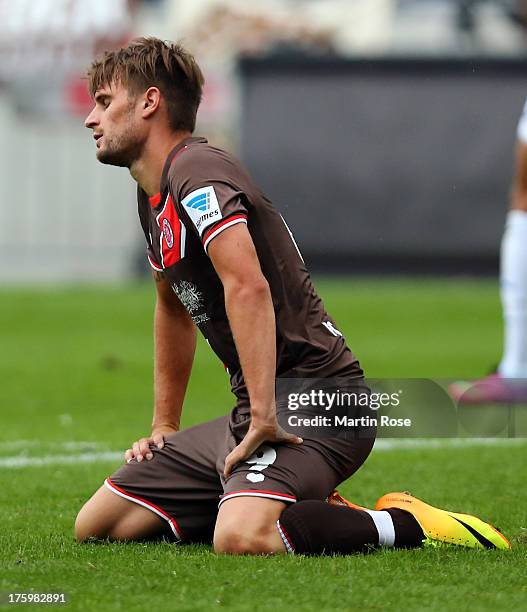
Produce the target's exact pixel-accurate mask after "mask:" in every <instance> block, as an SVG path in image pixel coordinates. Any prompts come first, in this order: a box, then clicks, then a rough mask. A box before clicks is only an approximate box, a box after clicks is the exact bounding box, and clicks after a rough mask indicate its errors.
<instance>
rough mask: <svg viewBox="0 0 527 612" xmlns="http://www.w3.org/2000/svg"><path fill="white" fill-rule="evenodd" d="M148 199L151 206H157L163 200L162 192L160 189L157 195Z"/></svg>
mask: <svg viewBox="0 0 527 612" xmlns="http://www.w3.org/2000/svg"><path fill="white" fill-rule="evenodd" d="M148 201H149V202H150V206H151V207H152V208H155V207H156V206H157V205H158V204H159V202H161V192H160V191H158V192H157V193H156V195H153V196H152V197H151V198H148Z"/></svg>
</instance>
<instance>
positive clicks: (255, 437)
mask: <svg viewBox="0 0 527 612" xmlns="http://www.w3.org/2000/svg"><path fill="white" fill-rule="evenodd" d="M264 442H274V443H275V444H302V442H303V440H302V438H299V437H298V436H295V435H294V434H291V433H288V432H287V431H285V429H282V427H280V425H279V424H278V422H276V421H274V422H272V423H270V424H269V423H266V424H258V423H255V421H254V418H253V419H252V420H251V425H250V426H249V431H248V432H247V433H246V435H245V437H244V438H243V440H242V441H241V442H240V443H239V444H238V446H236V447H235V448H234V449H233V450H232V451H231V452H230V453H229V454H228V455H227V457H226V458H225V469H224V470H223V474H224V476H225V478H228V477H229V476H230V475H231V473H232V470H233V469H234V466H235V465H236V464H238V463H241V462H242V461H243V460H244V459H248V458H249V457H250V456H251V455H252V454H253V453H254V452H255V451H256V450H257V449H258V448H259V447H260V446H261V445H262V444H263V443H264Z"/></svg>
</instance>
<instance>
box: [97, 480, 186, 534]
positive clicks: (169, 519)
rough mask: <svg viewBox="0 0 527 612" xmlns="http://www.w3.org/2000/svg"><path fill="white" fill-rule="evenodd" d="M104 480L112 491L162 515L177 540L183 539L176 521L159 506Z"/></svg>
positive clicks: (110, 481)
mask: <svg viewBox="0 0 527 612" xmlns="http://www.w3.org/2000/svg"><path fill="white" fill-rule="evenodd" d="M106 480H107V481H108V483H109V484H110V486H111V487H113V488H114V489H116V490H117V491H119V492H120V493H122V494H123V495H126V496H127V497H131V498H132V499H136V500H137V501H140V502H141V503H143V504H145V505H146V506H150V507H152V508H154V509H155V510H156V511H157V512H159V514H162V515H163V516H164V517H165V518H166V520H167V521H168V522H169V523H172V524H173V525H174V527H175V531H176V533H177V534H178V536H179V538H180V539H183V537H182V533H183V532H182V531H181V529H180V527H179V525H178V524H177V521H176V519H175V518H173V517H172V516H170V514H168V512H165V511H164V510H163V508H160V507H159V506H156V505H155V504H153V503H152V502H151V501H148V500H147V499H144V498H143V497H139V495H133V494H132V493H130V492H129V491H126V490H125V489H122V488H121V487H119V486H117V485H116V484H115V482H112V479H111V478H110V477H108V478H107V479H106Z"/></svg>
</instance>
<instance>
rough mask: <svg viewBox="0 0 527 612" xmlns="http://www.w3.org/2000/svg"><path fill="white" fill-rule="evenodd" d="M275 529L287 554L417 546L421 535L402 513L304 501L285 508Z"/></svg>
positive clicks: (392, 510) (331, 552) (419, 543)
mask: <svg viewBox="0 0 527 612" xmlns="http://www.w3.org/2000/svg"><path fill="white" fill-rule="evenodd" d="M277 526H278V530H279V532H280V535H281V537H282V540H283V541H284V544H285V546H286V548H287V550H288V551H289V552H297V553H300V554H305V555H321V554H326V555H332V554H340V555H347V554H350V553H353V552H358V551H362V552H365V551H367V550H369V549H372V548H374V547H376V546H379V545H382V546H395V547H397V548H412V547H416V546H420V545H421V542H422V540H423V537H424V536H423V532H422V530H421V528H420V527H419V524H418V523H417V521H416V520H415V519H414V517H413V516H412V515H411V514H409V513H408V512H405V511H404V510H398V509H389V510H386V511H375V510H368V511H366V510H356V509H355V508H349V507H347V506H333V505H330V504H327V503H326V502H323V501H318V500H307V501H302V502H298V503H296V504H292V505H291V506H289V507H288V508H286V509H285V510H284V511H283V512H282V514H281V516H280V520H279V521H278V524H277Z"/></svg>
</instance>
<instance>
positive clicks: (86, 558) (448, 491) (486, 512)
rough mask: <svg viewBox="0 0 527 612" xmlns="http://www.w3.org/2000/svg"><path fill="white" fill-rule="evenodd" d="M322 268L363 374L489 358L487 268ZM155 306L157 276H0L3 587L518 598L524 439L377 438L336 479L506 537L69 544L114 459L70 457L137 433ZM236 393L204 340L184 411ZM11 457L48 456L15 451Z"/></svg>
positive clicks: (109, 447)
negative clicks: (367, 545)
mask: <svg viewBox="0 0 527 612" xmlns="http://www.w3.org/2000/svg"><path fill="white" fill-rule="evenodd" d="M317 286H318V287H319V290H320V293H321V294H322V296H323V297H324V299H325V302H326V306H327V308H328V310H329V312H331V314H332V315H333V317H334V318H335V320H336V322H337V325H338V326H339V328H340V329H341V330H342V331H343V333H344V334H345V336H346V338H347V339H348V342H349V344H350V345H351V346H352V348H353V349H354V350H355V352H356V353H357V355H358V356H359V358H360V360H361V363H362V365H363V367H364V368H365V370H366V372H367V374H368V375H369V376H371V377H431V378H441V377H476V376H479V375H480V374H482V373H484V372H485V371H486V370H487V369H488V368H489V366H491V365H492V364H493V363H496V362H497V360H498V359H499V355H500V350H501V311H500V306H499V300H498V291H497V283H496V282H492V281H469V280H455V281H454V280H452V281H439V280H437V281H432V280H430V281H421V280H419V281H416V280H415V281H412V280H400V279H393V280H374V279H372V280H356V279H338V280H321V281H320V282H318V283H317ZM152 307H153V287H152V285H151V284H150V283H148V284H146V285H141V284H138V285H130V286H126V287H120V288H108V287H93V288H70V289H32V290H24V289H10V290H2V291H0V321H1V326H2V333H1V336H0V337H1V344H2V351H1V352H0V373H1V385H0V408H1V416H2V420H1V424H2V427H1V430H0V465H1V466H2V467H1V468H0V470H1V471H0V474H1V494H0V510H1V512H0V516H1V525H0V545H1V547H0V550H1V557H0V559H1V560H0V566H1V572H0V591H3V592H13V591H29V590H33V591H35V592H36V591H40V592H45V591H55V592H57V591H63V592H66V593H67V595H68V597H69V602H70V603H69V604H68V609H71V610H96V609H98V610H105V611H106V610H127V611H128V610H154V609H157V610H163V609H166V610H189V611H190V610H215V609H226V610H274V611H276V610H285V609H291V610H363V611H368V610H403V609H404V610H415V611H420V610H441V611H443V610H456V611H461V610H506V609H523V608H524V607H525V602H526V601H527V581H526V579H525V577H526V575H527V546H526V544H525V541H526V540H525V534H526V533H527V532H526V531H525V528H526V527H527V517H526V508H527V487H526V475H527V468H526V459H527V445H525V444H523V443H520V444H516V445H510V446H509V445H504V446H496V447H476V446H473V447H461V448H454V449H445V448H432V449H422V448H421V449H412V450H404V451H403V450H400V449H399V450H391V451H384V452H380V451H379V452H375V450H374V452H373V454H372V456H371V457H370V458H369V459H368V461H367V463H366V464H365V466H364V467H363V468H362V469H361V470H360V471H359V473H358V474H356V475H355V476H354V477H353V478H352V479H351V480H350V481H348V482H346V483H345V484H343V485H342V487H341V491H342V492H343V493H344V494H346V495H349V496H350V498H351V499H353V500H354V501H356V502H357V503H360V504H366V505H368V504H370V505H371V504H372V503H374V501H375V500H376V499H377V498H378V497H379V496H380V495H381V494H383V493H385V492H387V491H389V490H401V489H408V490H410V491H412V492H413V493H414V494H416V495H418V496H419V497H422V498H424V499H425V500H428V501H430V502H431V503H433V504H436V505H441V506H444V507H448V508H449V509H452V510H458V511H465V512H473V513H477V514H478V515H480V516H482V517H483V518H486V519H488V520H490V521H491V522H494V523H495V524H497V525H499V526H500V527H501V528H502V529H503V530H504V531H505V533H507V534H508V535H509V536H510V537H511V538H512V540H513V544H514V549H513V550H512V551H510V552H500V551H471V550H462V549H453V548H443V549H426V550H418V551H393V550H383V551H380V552H377V553H374V554H370V555H360V554H358V555H354V556H350V557H347V558H343V557H340V558H339V557H334V558H302V557H289V556H278V557H273V558H264V557H257V558H235V557H223V556H216V555H214V554H213V553H212V552H211V550H210V548H209V547H206V546H203V547H194V546H192V547H185V546H177V545H172V544H169V543H158V544H137V543H136V544H111V545H107V544H103V545H101V544H88V545H77V544H76V543H75V542H74V541H73V535H72V526H73V521H74V518H75V515H76V512H77V510H78V508H79V507H80V505H81V504H82V503H83V501H84V500H85V499H86V498H87V497H88V496H89V495H90V494H91V493H92V492H93V491H94V490H95V488H96V487H98V486H99V485H100V483H101V482H102V480H103V479H104V477H105V476H107V475H108V474H109V473H111V472H112V471H113V470H114V469H115V468H116V467H117V465H118V463H119V462H118V460H114V459H113V458H112V455H110V456H109V457H110V458H109V459H108V460H98V461H95V462H93V463H72V462H68V458H69V457H73V459H74V458H75V457H78V455H79V454H80V453H83V452H84V453H93V452H98V453H101V452H105V451H108V452H111V451H118V450H119V451H120V450H124V449H125V448H126V447H127V446H128V445H129V443H130V442H131V441H133V440H135V439H137V438H138V437H140V436H142V435H144V434H146V433H148V426H149V422H150V417H151V395H152V393H151V386H152V385H151V367H152V357H151V356H152V340H151V337H152V332H151V313H152ZM231 404H232V399H231V396H230V393H229V391H228V387H227V378H226V376H225V374H224V372H223V367H222V365H221V364H220V363H219V361H218V360H217V358H216V357H215V356H214V355H213V354H212V353H211V352H210V350H209V349H208V347H206V345H205V344H204V343H200V345H199V347H198V355H197V358H196V363H195V368H194V373H193V377H192V381H191V387H190V390H189V394H188V399H187V402H186V408H185V416H184V425H185V426H188V425H191V424H194V423H197V422H201V421H203V420H205V419H208V418H211V417H213V416H216V415H220V414H222V413H225V412H226V411H227V410H228V409H230V407H231ZM56 455H60V456H61V457H62V458H59V459H57V458H56ZM17 457H18V459H19V460H20V461H21V463H22V464H23V461H24V459H25V458H29V459H31V458H37V460H41V462H42V463H43V465H37V466H35V465H29V466H28V465H26V466H24V465H18V466H16V465H13V464H12V463H10V461H14V462H15V463H16V461H17ZM2 461H3V462H4V463H1V462H2ZM46 461H47V462H48V464H47V465H46ZM11 607H14V606H11ZM18 607H19V608H20V607H22V606H18ZM34 607H35V606H33V608H34Z"/></svg>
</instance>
